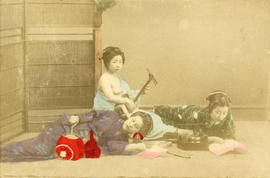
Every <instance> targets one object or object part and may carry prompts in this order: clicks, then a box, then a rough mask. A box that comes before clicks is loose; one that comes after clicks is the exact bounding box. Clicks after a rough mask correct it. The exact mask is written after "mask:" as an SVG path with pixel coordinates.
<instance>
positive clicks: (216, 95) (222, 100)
mask: <svg viewBox="0 0 270 178" xmlns="http://www.w3.org/2000/svg"><path fill="white" fill-rule="evenodd" d="M206 99H207V100H208V101H209V104H208V109H209V112H210V113H211V112H212V111H213V110H214V109H215V108H216V107H218V106H227V107H230V106H231V98H230V97H229V95H228V94H227V93H226V92H224V91H222V90H216V91H213V92H211V93H209V94H208V96H207V98H206Z"/></svg>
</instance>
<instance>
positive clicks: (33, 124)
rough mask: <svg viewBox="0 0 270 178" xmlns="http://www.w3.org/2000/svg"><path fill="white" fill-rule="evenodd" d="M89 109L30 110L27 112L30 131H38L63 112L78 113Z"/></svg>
mask: <svg viewBox="0 0 270 178" xmlns="http://www.w3.org/2000/svg"><path fill="white" fill-rule="evenodd" d="M88 111H90V110H89V109H68V110H67V109H57V110H53V109H52V110H31V111H29V112H28V117H29V119H28V122H29V131H30V132H40V131H42V130H43V129H44V128H45V127H47V126H48V125H50V124H51V123H53V122H55V121H56V120H58V119H59V118H60V116H61V115H63V114H70V115H71V114H80V113H85V112H88Z"/></svg>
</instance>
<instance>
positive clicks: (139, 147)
mask: <svg viewBox="0 0 270 178" xmlns="http://www.w3.org/2000/svg"><path fill="white" fill-rule="evenodd" d="M136 148H137V150H138V151H144V150H145V149H146V146H145V144H144V143H136Z"/></svg>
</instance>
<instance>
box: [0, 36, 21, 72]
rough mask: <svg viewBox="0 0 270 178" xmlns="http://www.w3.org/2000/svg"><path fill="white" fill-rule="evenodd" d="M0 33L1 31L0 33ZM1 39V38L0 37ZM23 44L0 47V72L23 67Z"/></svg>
mask: <svg viewBox="0 0 270 178" xmlns="http://www.w3.org/2000/svg"><path fill="white" fill-rule="evenodd" d="M0 33H1V31H0ZM0 38H1V37H0ZM23 53H24V51H23V43H21V42H20V43H17V44H14V45H5V46H1V47H0V70H1V71H3V70H7V69H10V68H14V67H21V66H23Z"/></svg>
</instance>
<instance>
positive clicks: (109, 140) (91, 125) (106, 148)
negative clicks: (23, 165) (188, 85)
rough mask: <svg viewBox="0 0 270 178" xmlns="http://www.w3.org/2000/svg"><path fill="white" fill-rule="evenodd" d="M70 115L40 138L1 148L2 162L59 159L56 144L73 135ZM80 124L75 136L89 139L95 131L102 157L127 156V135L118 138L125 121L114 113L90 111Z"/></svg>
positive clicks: (62, 118)
mask: <svg viewBox="0 0 270 178" xmlns="http://www.w3.org/2000/svg"><path fill="white" fill-rule="evenodd" d="M69 117H70V116H69V115H62V116H61V118H60V119H59V120H57V121H56V122H54V123H53V124H51V125H49V126H48V127H47V128H46V129H45V130H44V131H43V132H41V133H40V134H39V135H38V136H37V137H34V138H30V139H27V140H23V141H20V142H15V143H10V144H8V145H6V146H4V147H2V148H0V151H1V154H0V155H1V161H3V162H18V161H37V160H48V159H54V158H56V153H55V149H56V144H57V141H58V139H59V138H60V137H61V136H62V135H67V134H69V133H70V125H69ZM79 118H80V122H79V124H78V125H77V126H76V127H75V128H74V133H75V135H77V136H79V137H81V138H86V137H89V131H90V130H92V131H93V132H94V133H95V135H96V137H97V138H96V140H97V142H98V145H99V146H100V147H101V150H102V153H103V154H124V153H123V151H124V149H125V147H126V146H127V145H128V138H127V135H125V134H118V135H115V133H116V132H117V131H119V130H120V129H121V127H122V125H123V122H124V121H123V120H122V119H121V118H120V117H119V116H118V114H117V113H115V112H113V111H91V112H87V113H83V114H80V115H79Z"/></svg>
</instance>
